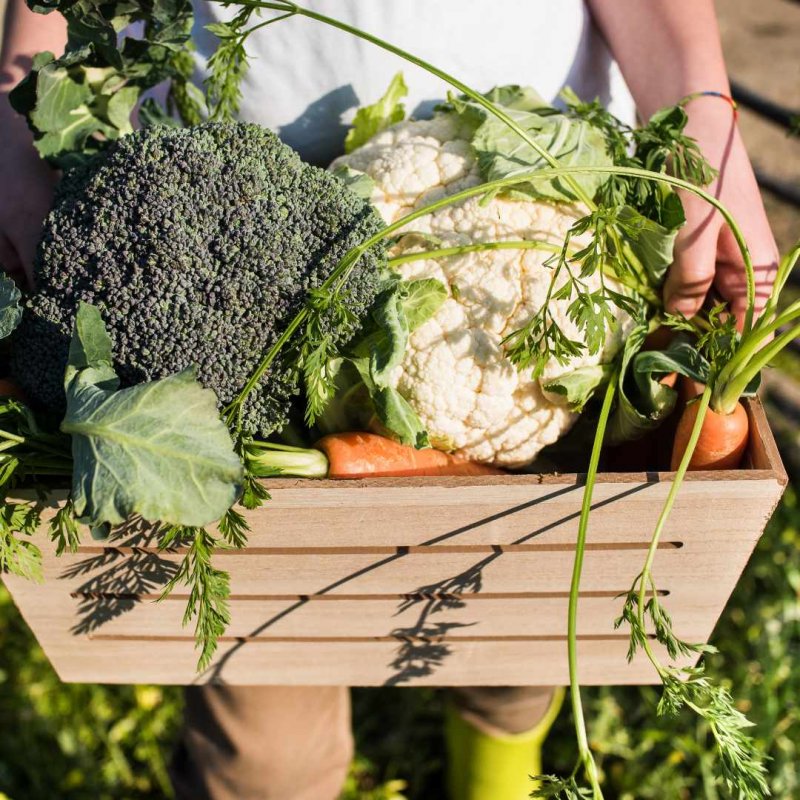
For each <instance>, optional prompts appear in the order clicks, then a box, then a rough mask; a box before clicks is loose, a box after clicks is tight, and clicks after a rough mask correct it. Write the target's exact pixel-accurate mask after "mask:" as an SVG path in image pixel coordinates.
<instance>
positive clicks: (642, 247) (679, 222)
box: [616, 192, 686, 286]
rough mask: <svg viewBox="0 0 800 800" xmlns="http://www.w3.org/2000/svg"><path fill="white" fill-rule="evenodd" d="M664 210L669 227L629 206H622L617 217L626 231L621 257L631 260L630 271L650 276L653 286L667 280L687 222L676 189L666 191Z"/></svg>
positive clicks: (623, 232) (627, 260)
mask: <svg viewBox="0 0 800 800" xmlns="http://www.w3.org/2000/svg"><path fill="white" fill-rule="evenodd" d="M662 211H663V214H662V215H663V216H668V221H669V225H668V226H667V225H663V224H661V223H659V222H655V221H654V220H652V219H648V218H647V217H645V216H644V215H643V214H641V213H639V212H638V211H637V210H636V209H635V208H632V207H631V206H629V205H625V206H622V208H620V209H619V213H618V214H617V220H616V221H617V225H618V227H619V230H620V232H621V234H622V237H621V242H622V253H621V256H622V257H623V258H624V259H625V261H626V262H627V265H626V272H629V271H631V270H633V271H634V272H636V273H637V274H640V275H646V276H647V277H648V279H649V282H650V284H651V285H652V286H661V284H662V283H663V282H664V278H665V277H666V274H667V269H669V266H670V264H672V261H673V253H674V250H675V240H676V239H677V236H678V232H679V231H680V229H681V227H683V225H684V224H685V222H686V217H685V216H684V213H683V206H682V205H681V201H680V199H679V198H678V195H676V194H675V193H674V192H667V193H665V196H664V208H663V209H662Z"/></svg>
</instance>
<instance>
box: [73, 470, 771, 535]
mask: <svg viewBox="0 0 800 800" xmlns="http://www.w3.org/2000/svg"><path fill="white" fill-rule="evenodd" d="M764 474H767V475H770V474H771V473H769V472H766V471H765V472H764ZM605 477H606V476H601V479H600V482H599V483H598V485H597V486H596V488H595V502H594V508H593V511H592V516H591V527H590V533H589V541H590V543H601V542H643V541H648V540H649V537H650V533H651V531H652V530H653V527H654V526H655V523H656V520H657V518H658V514H659V513H660V510H661V506H662V504H663V502H664V499H665V498H666V495H667V492H668V491H669V487H670V483H669V482H668V481H661V482H651V483H633V484H619V483H609V482H606V481H605ZM382 480H391V479H377V481H378V485H377V486H375V485H371V486H369V487H354V486H352V485H351V484H350V482H347V483H345V482H342V481H320V482H316V481H315V482H313V483H312V482H310V481H305V482H294V481H288V482H287V481H280V482H279V485H271V486H270V491H271V493H272V499H271V500H270V502H269V503H268V504H267V505H266V506H265V507H264V508H262V509H260V510H258V511H256V512H247V513H246V514H245V516H246V517H247V518H248V520H249V522H250V525H251V531H250V533H249V535H248V541H249V544H250V545H251V546H252V547H271V548H281V547H284V548H287V547H290V548H298V547H313V548H320V547H381V546H384V547H385V546H391V547H397V546H436V545H462V546H466V545H505V544H512V543H516V544H533V543H539V544H545V543H547V544H565V545H572V544H573V543H574V542H575V537H576V534H577V528H578V517H579V515H580V501H581V495H582V491H583V487H582V485H580V484H579V483H576V482H573V484H572V485H566V486H564V485H561V486H555V487H554V486H552V485H543V484H538V483H535V482H531V479H530V478H529V477H521V476H520V477H518V476H514V477H513V478H509V482H508V483H507V484H501V485H494V484H492V485H473V484H472V482H471V480H470V482H469V483H468V485H464V486H460V485H454V486H449V487H443V486H438V485H430V486H422V487H420V486H406V485H396V484H393V485H390V486H385V485H383V484H382V483H381V481H382ZM432 480H438V479H432ZM309 484H311V485H309ZM770 487H771V491H772V496H773V497H774V498H778V497H779V496H780V484H779V483H778V481H777V480H776V479H774V478H773V479H772V480H770V479H765V480H760V481H740V480H725V481H722V480H720V481H718V482H716V483H715V484H714V488H713V492H712V491H711V490H710V489H709V485H708V483H707V482H703V481H694V482H689V483H686V484H685V485H684V486H683V487H682V489H681V493H680V502H679V503H677V505H676V507H675V510H674V512H673V514H672V515H671V517H670V520H669V522H668V524H667V527H666V529H665V532H664V536H665V538H666V539H680V538H681V536H682V535H683V533H684V532H685V531H687V530H692V529H693V528H694V527H695V526H696V524H697V520H698V518H700V519H703V521H704V526H705V529H707V530H709V531H711V532H713V531H717V532H719V533H725V534H726V535H728V536H731V537H743V538H745V539H748V540H749V539H750V538H751V537H752V533H753V531H754V530H758V529H763V526H764V524H765V522H766V519H767V518H768V514H769V512H770V510H771V506H765V504H764V493H765V491H769V490H770ZM151 540H152V536H148V535H147V534H146V533H143V532H142V530H141V526H138V525H131V526H128V528H126V529H122V530H121V531H120V532H119V533H117V534H116V535H115V537H114V539H113V540H112V542H110V543H109V544H123V545H131V544H141V545H146V544H147V543H148V542H150V541H151ZM83 541H84V542H92V540H91V538H90V537H89V535H88V533H87V534H85V535H84V536H83ZM92 545H93V546H96V543H92Z"/></svg>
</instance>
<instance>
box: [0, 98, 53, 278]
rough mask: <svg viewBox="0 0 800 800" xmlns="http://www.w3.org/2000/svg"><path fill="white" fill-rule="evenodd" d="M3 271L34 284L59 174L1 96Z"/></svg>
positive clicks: (0, 242) (0, 236) (0, 265)
mask: <svg viewBox="0 0 800 800" xmlns="http://www.w3.org/2000/svg"><path fill="white" fill-rule="evenodd" d="M0 140H2V142H3V146H2V147H0V268H2V269H3V270H4V271H5V272H6V273H8V274H9V275H11V276H12V277H13V278H14V279H15V280H16V281H17V282H18V283H24V284H27V285H28V286H31V285H32V283H33V259H34V255H35V253H36V245H37V244H38V242H39V236H40V234H41V228H42V221H43V220H44V218H45V216H46V215H47V212H48V211H49V210H50V204H51V202H52V198H53V185H54V183H55V180H56V174H55V172H54V171H53V170H52V169H50V167H48V166H47V164H46V163H45V162H44V161H42V160H41V158H40V157H39V154H38V153H37V152H36V150H35V149H34V147H33V144H32V139H31V133H30V131H29V130H28V127H27V125H26V124H25V122H24V120H23V119H22V118H21V117H19V116H18V115H17V114H15V113H14V111H13V110H12V109H11V107H10V106H9V104H8V97H7V95H5V94H2V93H0Z"/></svg>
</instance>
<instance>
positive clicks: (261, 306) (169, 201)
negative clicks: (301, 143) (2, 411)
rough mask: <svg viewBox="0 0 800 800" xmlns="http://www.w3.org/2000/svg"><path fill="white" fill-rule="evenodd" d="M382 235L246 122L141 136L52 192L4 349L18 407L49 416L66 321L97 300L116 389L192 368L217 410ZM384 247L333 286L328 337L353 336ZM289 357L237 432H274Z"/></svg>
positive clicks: (56, 402)
mask: <svg viewBox="0 0 800 800" xmlns="http://www.w3.org/2000/svg"><path fill="white" fill-rule="evenodd" d="M381 227H382V222H381V220H380V218H379V217H378V216H377V214H376V213H375V212H374V211H373V210H372V208H371V206H369V204H368V203H366V202H365V201H363V200H361V199H360V198H358V197H357V196H356V195H355V194H353V193H351V192H350V191H349V190H348V189H347V188H346V187H345V186H344V184H343V183H342V182H341V181H340V180H339V179H338V178H336V177H334V176H333V175H331V174H330V173H328V172H326V171H325V170H322V169H319V168H316V167H312V166H310V165H308V164H306V163H304V162H303V161H302V160H301V159H300V158H299V156H298V155H297V154H296V153H295V152H294V151H293V150H292V149H291V148H289V147H287V146H286V145H284V144H283V143H281V142H280V140H279V139H278V138H277V137H276V136H275V134H273V133H272V132H270V131H268V130H266V129H264V128H262V127H260V126H258V125H251V124H244V123H237V124H214V123H209V124H203V125H198V126H196V127H192V128H186V129H177V128H168V127H156V128H149V129H146V130H144V131H141V132H138V133H134V134H131V135H130V136H127V137H125V138H123V139H121V140H119V141H118V142H116V143H115V144H113V145H112V146H111V147H110V148H109V149H108V150H107V151H105V152H104V153H102V154H100V155H99V156H96V157H95V158H94V159H92V160H91V161H90V162H88V163H87V164H85V165H84V166H82V167H79V168H77V169H75V170H73V171H72V172H70V173H68V174H67V175H66V176H65V177H64V179H63V180H62V181H61V183H60V186H59V188H58V190H57V192H56V198H55V203H54V207H53V209H52V211H51V212H50V215H49V216H48V218H47V220H46V222H45V225H44V233H43V237H42V240H41V243H40V245H39V250H38V254H37V258H36V264H35V278H36V289H35V291H34V293H33V294H32V295H31V296H30V297H29V298H28V300H27V302H26V307H25V310H24V315H23V321H22V323H21V324H20V326H19V328H18V329H17V332H16V334H15V342H14V347H13V348H12V364H11V368H12V373H13V375H14V377H15V378H16V380H17V381H18V382H19V384H20V385H21V386H22V388H23V389H24V391H25V392H26V394H27V396H28V397H29V398H30V399H31V401H32V402H33V403H34V404H35V405H37V406H39V407H43V408H46V409H48V410H52V411H54V412H58V411H60V410H62V409H63V407H64V403H65V398H64V390H63V386H62V378H63V374H64V368H65V365H66V362H67V354H68V350H69V338H70V333H71V330H72V325H73V321H74V318H75V314H76V312H77V308H78V303H79V301H81V300H84V301H86V302H89V303H92V304H94V305H96V306H98V307H99V308H100V309H101V311H102V314H103V318H104V321H105V323H106V325H107V327H108V330H109V333H110V335H111V338H112V342H113V347H114V350H113V352H114V358H115V367H116V369H117V372H118V374H119V375H120V378H121V381H122V384H123V385H131V384H134V383H139V382H141V381H144V380H152V379H156V378H160V377H164V376H166V375H169V374H172V373H175V372H177V371H179V370H181V369H183V368H185V367H187V366H189V365H191V364H194V365H196V367H197V374H198V378H199V380H200V381H201V382H202V383H203V384H204V385H205V386H207V387H210V388H211V389H213V390H214V391H215V392H216V393H217V396H218V398H219V401H220V403H221V404H224V403H228V402H230V401H231V400H233V399H234V398H235V397H236V396H237V394H238V392H239V391H240V390H241V389H242V387H243V386H244V384H245V383H246V382H247V380H248V378H249V377H250V375H251V374H252V372H253V370H254V369H255V368H256V366H257V364H258V363H259V362H260V360H261V358H262V357H263V355H264V354H265V353H266V351H267V350H268V349H269V347H270V346H271V345H272V344H273V343H274V342H275V340H276V339H277V337H278V336H279V335H280V334H281V333H282V331H283V330H284V329H285V327H286V325H287V324H288V322H289V321H290V319H291V318H292V316H293V315H294V314H296V313H297V311H299V310H300V308H301V307H302V305H303V303H304V301H305V299H306V296H307V293H308V291H309V290H310V289H311V288H313V287H316V286H319V285H320V284H321V283H322V282H323V281H324V280H325V279H326V278H327V277H328V275H330V273H331V271H332V270H333V268H334V267H335V266H336V264H337V262H338V261H339V260H340V258H341V257H342V256H343V255H344V254H345V253H346V252H347V250H348V249H350V248H351V247H353V246H354V245H357V244H359V243H360V242H362V241H364V239H366V238H367V237H368V236H370V235H372V234H374V233H375V232H376V231H378V230H379V229H380V228H381ZM384 263H385V262H384V260H383V251H382V249H379V248H375V249H373V250H372V251H370V252H368V253H366V254H365V256H364V257H363V258H362V259H361V261H360V262H359V264H358V266H357V267H356V269H355V270H354V271H353V273H352V275H351V277H350V279H349V280H348V283H347V285H346V286H345V288H344V300H345V302H346V304H347V306H348V308H349V310H350V311H351V312H352V321H351V322H348V323H345V324H344V325H343V324H342V322H341V320H339V321H338V322H334V321H333V319H332V318H331V319H330V320H328V323H329V329H330V334H331V336H332V337H333V339H334V341H335V342H338V343H341V344H344V343H345V341H346V340H347V339H349V338H350V337H351V336H352V334H353V333H354V332H355V328H356V327H357V326H358V325H359V320H360V319H361V318H363V317H364V315H365V314H366V312H367V310H368V309H369V307H370V306H371V305H372V302H373V300H374V298H375V295H376V293H377V291H378V289H379V281H380V272H381V267H382V266H383V264H384ZM296 372H297V370H296V369H295V368H293V366H292V364H291V358H290V357H284V358H283V359H282V360H280V361H278V362H276V364H274V365H273V367H272V368H271V370H270V371H269V372H268V373H267V374H266V375H265V376H264V378H263V380H262V382H261V385H260V386H259V387H257V389H256V390H255V391H254V392H252V393H251V395H250V398H249V400H248V402H247V404H246V405H245V409H244V426H245V428H246V430H247V432H249V433H253V434H262V435H266V434H268V433H269V432H271V431H274V430H277V429H279V428H280V427H281V426H282V425H283V424H284V422H285V420H286V417H287V412H288V408H289V405H290V401H291V396H292V394H294V393H295V392H296V391H297V388H296V384H297V378H296Z"/></svg>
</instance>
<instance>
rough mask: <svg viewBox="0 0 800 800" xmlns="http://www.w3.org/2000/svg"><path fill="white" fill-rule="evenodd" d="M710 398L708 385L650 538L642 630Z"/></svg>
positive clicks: (640, 612)
mask: <svg viewBox="0 0 800 800" xmlns="http://www.w3.org/2000/svg"><path fill="white" fill-rule="evenodd" d="M710 400H711V385H707V386H706V388H705V389H704V390H703V394H702V395H701V396H700V399H699V400H698V401H697V402H698V403H699V404H700V405H699V407H698V409H697V418H696V419H695V422H694V426H693V427H692V432H691V435H690V436H689V441H688V443H687V445H686V451H685V452H684V454H683V457H682V458H681V461H680V464H679V465H678V469H677V471H676V472H675V477H674V478H673V479H672V485H671V486H670V487H669V493H668V494H667V499H666V500H665V501H664V507H663V508H662V509H661V514H660V515H659V517H658V522H657V523H656V527H655V530H654V531H653V536H652V538H651V539H650V547H649V548H648V550H647V557H646V559H645V562H644V568H643V569H642V573H641V576H640V578H639V581H640V583H639V598H638V607H637V613H638V617H639V623H640V625H641V628H642V630H644V613H645V596H646V594H647V588H648V586H649V585H650V583H651V581H652V569H653V562H654V560H655V557H656V553H657V552H658V544H659V541H660V540H661V534H662V532H663V530H664V526H665V525H666V523H667V519H668V518H669V515H670V513H671V512H672V506H673V505H674V504H675V498H676V497H677V496H678V490H679V489H680V487H681V484H682V483H683V479H684V477H685V476H686V472H687V471H688V469H689V462H690V461H691V460H692V456H693V455H694V450H695V447H697V442H698V440H699V439H700V432H701V431H702V428H703V420H704V419H705V417H706V411H708V405H709V402H710ZM648 647H649V645H648V644H647V639H646V638H645V648H648ZM651 660H652V659H651Z"/></svg>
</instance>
